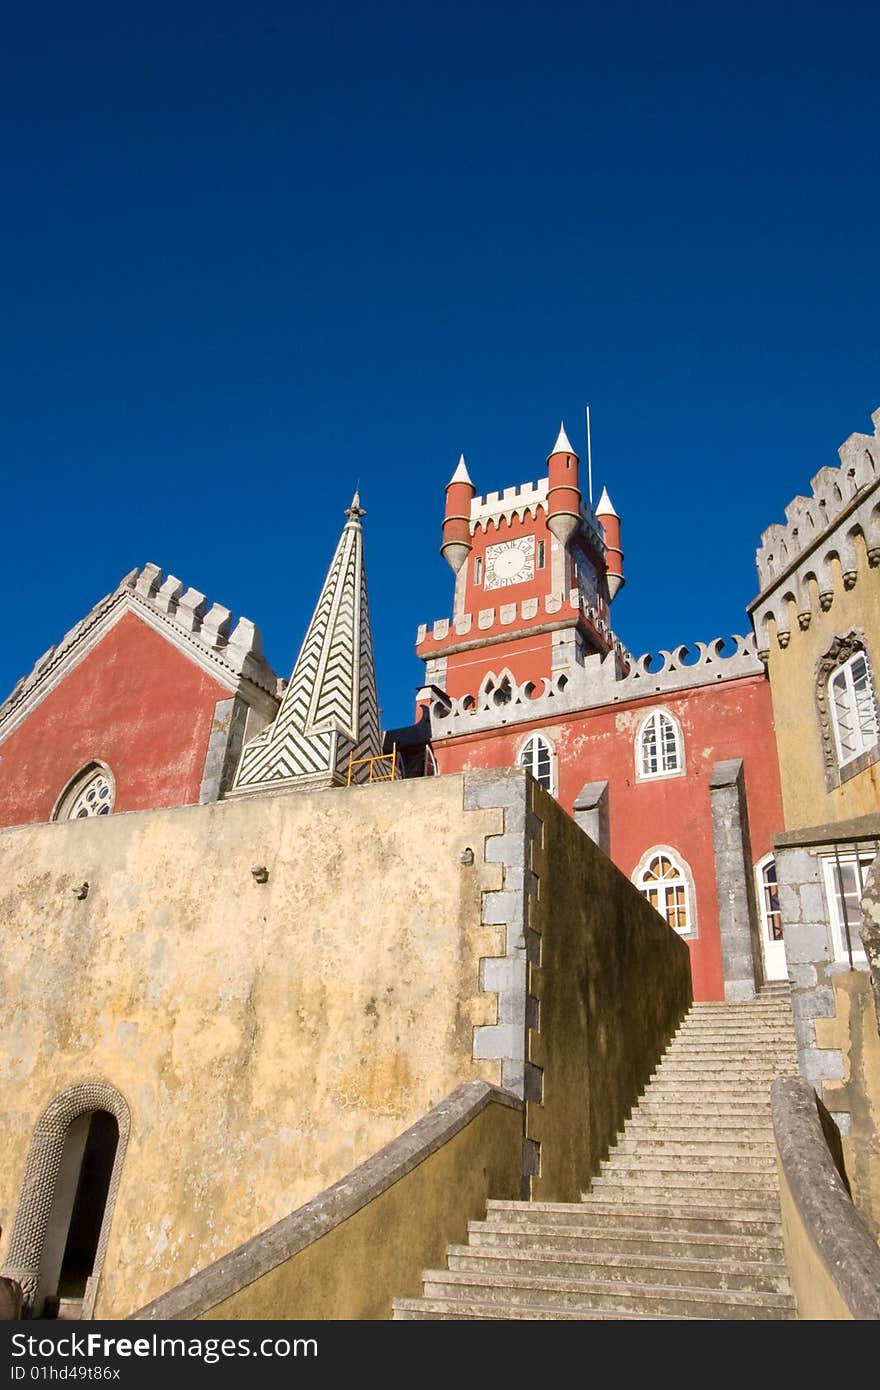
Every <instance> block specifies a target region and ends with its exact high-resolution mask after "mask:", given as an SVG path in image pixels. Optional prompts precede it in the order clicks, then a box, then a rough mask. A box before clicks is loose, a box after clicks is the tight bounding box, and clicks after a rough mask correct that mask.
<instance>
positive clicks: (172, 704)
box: [0, 613, 229, 825]
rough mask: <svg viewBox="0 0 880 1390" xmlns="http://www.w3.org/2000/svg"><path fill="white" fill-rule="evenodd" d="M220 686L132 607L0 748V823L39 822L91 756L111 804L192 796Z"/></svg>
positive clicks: (170, 802)
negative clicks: (105, 769) (110, 792)
mask: <svg viewBox="0 0 880 1390" xmlns="http://www.w3.org/2000/svg"><path fill="white" fill-rule="evenodd" d="M228 697H229V691H228V690H227V689H226V688H225V687H224V686H223V685H221V684H220V683H219V681H216V680H214V679H212V677H211V676H209V675H208V674H207V672H205V671H203V670H201V669H200V668H199V667H198V666H197V665H196V664H195V663H194V662H193V661H190V660H189V659H188V658H187V657H185V656H184V655H183V653H182V652H180V651H178V649H177V648H176V647H175V646H173V645H172V643H170V642H168V641H166V640H165V639H164V638H163V637H161V636H160V635H159V634H158V633H157V632H155V631H154V630H153V629H152V628H151V627H149V626H148V625H147V623H145V622H143V621H141V619H140V618H138V617H136V616H135V615H134V614H133V613H125V614H124V615H123V616H122V617H121V618H120V619H119V621H118V622H117V623H116V624H115V625H114V626H113V627H111V628H110V630H109V632H107V633H106V635H105V636H104V637H103V638H102V639H101V641H100V642H99V643H98V644H97V646H96V647H95V648H94V649H93V650H91V651H90V652H89V653H88V654H87V655H86V656H85V657H84V659H83V660H82V661H81V662H80V663H79V664H78V665H77V666H75V667H74V668H73V669H72V670H71V671H70V672H69V674H68V675H67V676H66V677H65V679H64V680H63V681H62V682H61V683H60V684H59V685H58V686H56V687H55V689H54V690H51V691H50V692H49V694H47V695H46V697H45V698H44V699H43V700H42V701H41V702H40V704H39V705H37V707H36V709H35V710H34V711H33V712H32V713H31V714H30V715H29V716H28V718H27V719H26V720H25V721H24V723H22V724H21V725H20V726H19V727H18V728H16V729H14V730H13V732H12V733H11V734H10V735H9V737H8V738H7V739H5V740H4V741H3V742H2V744H0V825H25V824H28V823H32V822H35V821H46V820H48V819H49V817H50V815H51V814H52V810H53V807H54V805H55V802H56V801H57V799H58V797H59V796H60V795H61V793H62V791H63V790H64V788H65V787H66V785H67V783H68V782H69V781H70V779H71V778H72V777H74V776H75V775H76V773H77V772H78V771H79V770H80V768H82V767H83V766H84V765H85V764H86V763H88V762H90V761H91V760H92V759H96V758H97V759H100V760H101V761H102V762H105V763H107V764H108V766H109V767H110V769H111V771H112V773H113V776H114V778H115V781H116V803H115V805H116V810H118V811H138V810H143V809H146V808H149V807H155V806H177V805H187V804H191V803H193V802H196V801H198V799H199V790H200V786H201V781H202V773H203V769H204V763H205V754H206V752H207V749H208V740H209V738H210V736H211V732H212V725H213V721H214V717H215V708H216V706H217V702H218V701H222V700H227V699H228Z"/></svg>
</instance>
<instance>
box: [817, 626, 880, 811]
mask: <svg viewBox="0 0 880 1390" xmlns="http://www.w3.org/2000/svg"><path fill="white" fill-rule="evenodd" d="M815 690H816V706H817V713H818V715H819V732H820V735H821V739H822V757H823V760H824V763H825V785H826V788H827V789H828V791H832V790H833V789H834V788H835V787H839V786H840V785H841V783H842V782H846V781H848V780H849V779H850V777H856V776H858V774H859V773H860V772H864V771H865V769H866V768H868V767H870V766H871V764H872V763H876V762H878V761H880V720H878V717H877V688H876V686H875V684H874V676H873V673H872V671H871V658H870V656H869V655H868V649H867V644H866V642H865V637H864V633H862V632H860V631H857V630H853V631H852V632H848V633H847V634H846V635H845V636H843V637H835V638H834V641H833V642H832V643H831V646H830V647H829V648H828V650H827V651H826V652H825V654H824V656H823V657H822V658H821V660H820V661H819V664H818V666H817V668H816V686H815Z"/></svg>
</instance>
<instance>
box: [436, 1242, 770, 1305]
mask: <svg viewBox="0 0 880 1390" xmlns="http://www.w3.org/2000/svg"><path fill="white" fill-rule="evenodd" d="M447 1264H448V1267H449V1269H450V1270H451V1271H453V1272H456V1273H462V1274H472V1275H474V1276H475V1277H476V1278H478V1279H479V1282H480V1283H487V1284H491V1283H494V1281H495V1278H496V1277H497V1275H499V1274H502V1275H512V1276H515V1277H516V1278H517V1279H525V1278H530V1277H532V1276H534V1277H535V1278H537V1279H572V1280H575V1279H576V1280H587V1281H588V1282H590V1283H595V1282H600V1283H606V1284H611V1283H619V1282H624V1283H633V1284H656V1285H658V1286H659V1287H661V1288H663V1289H669V1288H681V1287H686V1288H699V1289H710V1288H711V1289H718V1288H723V1289H746V1290H748V1291H749V1292H750V1293H759V1294H763V1293H784V1294H790V1293H791V1288H790V1286H789V1282H788V1273H787V1271H786V1268H785V1265H784V1264H782V1265H780V1264H773V1265H770V1264H759V1263H758V1262H756V1261H751V1260H725V1261H723V1262H722V1263H721V1264H720V1265H719V1263H718V1262H717V1261H712V1260H700V1259H693V1258H689V1257H687V1256H683V1257H679V1258H672V1257H669V1256H666V1255H660V1254H657V1255H652V1256H649V1257H645V1256H641V1255H603V1256H600V1257H599V1258H598V1259H597V1258H596V1257H595V1256H593V1255H591V1254H589V1253H580V1252H576V1251H557V1250H552V1249H547V1248H545V1249H543V1250H516V1249H508V1250H500V1249H495V1248H491V1247H483V1248H481V1249H474V1248H472V1247H471V1246H468V1245H450V1247H449V1250H448V1254H447Z"/></svg>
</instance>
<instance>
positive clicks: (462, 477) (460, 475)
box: [447, 454, 473, 487]
mask: <svg viewBox="0 0 880 1390" xmlns="http://www.w3.org/2000/svg"><path fill="white" fill-rule="evenodd" d="M449 482H450V483H469V484H470V486H471V487H473V482H471V475H470V473H469V472H468V471H467V464H466V463H465V461H464V454H462V455H461V457H460V458H459V460H458V467H457V468H456V470H455V472H454V473H453V475H452V477H451V478H450V479H449ZM448 486H449V483H447V487H448Z"/></svg>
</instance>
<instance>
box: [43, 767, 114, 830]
mask: <svg viewBox="0 0 880 1390" xmlns="http://www.w3.org/2000/svg"><path fill="white" fill-rule="evenodd" d="M115 799H116V786H115V783H114V780H113V773H112V772H111V771H110V769H109V767H107V766H106V764H105V763H99V762H91V763H87V764H86V766H85V767H84V768H81V769H80V771H79V772H78V773H77V774H76V776H75V777H73V778H71V780H70V781H69V782H68V784H67V786H66V787H65V789H64V791H63V792H62V793H61V796H60V797H59V798H58V801H57V803H56V806H55V810H54V811H53V813H52V819H53V820H84V819H86V817H90V816H109V814H110V812H111V811H112V810H113V802H114V801H115Z"/></svg>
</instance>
